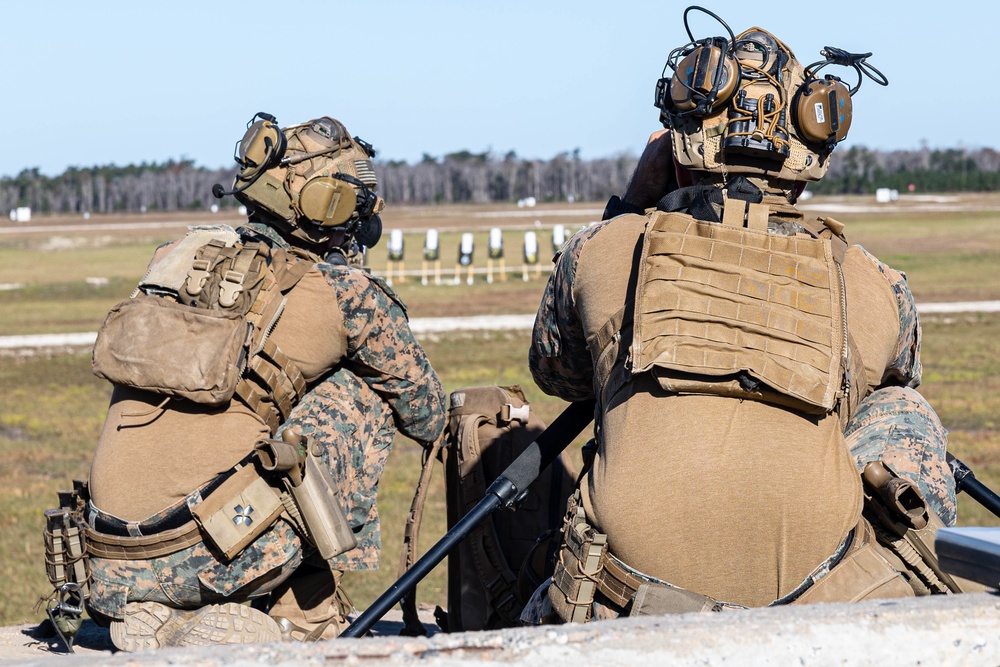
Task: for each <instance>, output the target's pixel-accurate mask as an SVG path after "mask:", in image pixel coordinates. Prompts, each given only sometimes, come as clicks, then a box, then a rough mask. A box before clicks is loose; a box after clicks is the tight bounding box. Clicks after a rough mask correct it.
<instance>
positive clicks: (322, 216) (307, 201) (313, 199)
mask: <svg viewBox="0 0 1000 667" xmlns="http://www.w3.org/2000/svg"><path fill="white" fill-rule="evenodd" d="M357 205H358V196H357V193H355V191H354V188H353V187H351V185H350V184H348V183H346V182H344V181H342V180H340V179H336V178H331V177H329V176H322V177H320V178H314V179H312V180H310V181H309V182H308V183H306V184H305V185H304V186H302V191H301V192H300V193H299V200H298V209H299V211H300V212H301V213H302V215H303V216H304V217H305V218H307V219H309V220H311V221H312V222H314V223H315V224H317V225H319V226H320V227H336V226H338V225H342V224H344V223H345V222H347V221H348V220H350V219H351V216H352V215H354V210H355V208H356V207H357Z"/></svg>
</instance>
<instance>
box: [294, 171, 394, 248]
mask: <svg viewBox="0 0 1000 667" xmlns="http://www.w3.org/2000/svg"><path fill="white" fill-rule="evenodd" d="M378 202H379V199H378V195H376V194H375V193H374V192H372V190H371V189H370V188H369V187H368V186H367V185H365V183H364V182H362V181H361V180H360V179H357V178H355V177H354V176H351V175H350V174H344V173H339V172H338V173H334V174H331V175H330V176H321V177H318V178H313V179H311V180H309V182H307V183H306V184H305V185H304V186H303V187H302V191H301V192H300V193H299V198H298V202H297V203H296V207H297V209H298V211H299V212H300V214H301V215H302V217H304V218H306V219H308V220H309V221H310V222H312V223H313V224H315V225H317V226H319V227H325V228H332V227H340V226H344V225H349V230H348V231H350V232H351V233H352V234H353V235H354V239H355V240H356V241H357V242H358V243H359V244H361V245H363V246H365V247H366V248H371V247H373V246H374V245H375V244H376V243H378V240H379V238H380V237H381V236H382V219H381V218H379V216H378V215H377V214H376V213H375V210H376V206H378ZM352 219H353V220H355V222H354V223H353V224H350V223H351V221H352Z"/></svg>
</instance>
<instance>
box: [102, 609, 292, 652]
mask: <svg viewBox="0 0 1000 667" xmlns="http://www.w3.org/2000/svg"><path fill="white" fill-rule="evenodd" d="M110 630H111V642H112V643H113V644H114V645H115V646H116V647H117V648H119V649H120V650H122V651H127V652H132V651H141V650H143V649H150V648H168V647H180V646H212V645H215V644H258V643H265V642H276V641H281V633H282V631H281V628H280V627H279V626H278V624H277V623H276V622H275V621H274V620H273V619H272V618H271V617H269V616H268V615H267V614H265V613H264V612H262V611H258V610H257V609H254V608H252V607H248V606H246V605H241V604H237V603H235V602H227V603H225V604H213V605H208V606H205V607H201V608H200V609H175V608H173V607H168V606H167V605H165V604H160V603H159V602H129V603H128V604H127V605H125V618H124V619H122V620H115V621H113V622H112V623H111V628H110Z"/></svg>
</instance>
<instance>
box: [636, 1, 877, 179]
mask: <svg viewBox="0 0 1000 667" xmlns="http://www.w3.org/2000/svg"><path fill="white" fill-rule="evenodd" d="M695 9H696V10H699V11H701V12H703V13H705V14H708V15H709V16H711V17H713V18H714V19H716V20H717V21H719V23H721V24H722V26H723V27H724V28H725V29H726V32H727V36H726V37H710V38H708V39H701V40H696V39H695V38H694V36H693V35H692V33H691V29H690V27H689V26H688V14H689V13H690V12H691V11H692V10H695ZM684 27H685V28H686V29H687V33H688V37H689V38H690V39H691V41H690V42H689V43H688V44H685V45H684V46H681V47H679V48H677V49H674V50H673V51H672V52H671V53H670V56H669V57H668V59H667V64H666V66H665V67H664V69H663V71H664V75H666V73H667V69H668V68H669V69H670V70H672V71H673V75H672V76H663V77H662V78H661V79H660V80H659V82H658V83H657V86H656V100H655V104H656V106H657V107H658V108H659V109H660V120H661V121H662V122H663V124H664V126H665V127H668V128H670V129H671V136H672V139H673V150H674V157H675V159H676V161H677V163H678V164H679V165H680V166H682V167H685V168H687V169H689V170H691V171H693V172H702V175H701V176H700V178H701V179H702V180H708V181H714V182H724V181H725V180H726V178H727V177H728V175H735V174H743V175H746V176H749V177H757V178H763V180H765V181H766V182H767V183H768V184H769V185H770V186H771V187H776V188H780V189H783V190H787V191H793V190H794V189H795V187H794V186H795V184H803V183H805V182H809V181H818V180H819V179H821V178H822V177H823V176H824V175H825V174H826V171H827V169H828V168H829V166H830V161H829V156H830V153H831V152H832V151H833V149H834V147H835V146H836V145H837V143H838V142H840V141H841V140H843V139H844V138H845V137H846V136H847V131H848V130H849V129H850V126H851V119H852V104H851V97H852V96H853V95H854V93H856V92H857V91H858V88H860V87H861V80H862V78H863V75H865V76H868V77H869V78H871V79H872V80H873V81H875V82H876V83H879V84H880V85H883V86H884V85H887V84H888V80H887V79H886V78H885V76H884V75H883V74H882V73H881V72H879V71H878V70H877V69H875V68H874V67H872V66H871V65H869V64H868V63H867V62H865V59H866V58H868V57H869V56H870V55H871V54H870V53H863V54H856V53H848V52H847V51H844V50H842V49H837V48H834V47H829V46H828V47H825V48H824V49H823V50H822V51H821V55H822V56H823V57H824V60H821V61H818V62H816V63H813V64H811V65H809V66H807V67H803V66H802V64H801V63H800V62H799V61H798V60H797V59H796V58H795V54H793V53H792V51H791V49H789V48H788V47H787V46H786V45H785V44H784V43H782V42H781V41H780V40H778V38H777V37H775V36H774V35H772V34H771V33H769V32H768V31H766V30H763V29H761V28H750V29H749V30H746V31H744V32H742V33H740V34H739V35H734V34H733V32H732V30H730V28H729V26H728V25H726V23H725V21H723V20H722V19H721V18H719V17H718V16H717V15H715V14H713V13H712V12H710V11H708V10H707V9H704V8H702V7H697V6H691V7H688V8H687V9H686V10H685V11H684ZM827 65H841V66H845V67H851V68H853V69H854V70H855V71H856V73H857V75H858V81H857V83H856V84H855V85H854V87H853V88H849V87H848V86H847V85H846V84H844V82H842V81H841V80H840V79H839V78H837V77H836V76H833V75H830V74H827V75H826V76H825V77H823V78H819V77H818V72H819V70H821V69H822V68H824V67H826V66H827ZM696 177H698V175H697V174H696Z"/></svg>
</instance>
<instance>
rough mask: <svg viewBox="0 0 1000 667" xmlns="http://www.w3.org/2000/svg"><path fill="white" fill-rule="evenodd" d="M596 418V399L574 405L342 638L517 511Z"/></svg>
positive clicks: (362, 628) (358, 631)
mask: <svg viewBox="0 0 1000 667" xmlns="http://www.w3.org/2000/svg"><path fill="white" fill-rule="evenodd" d="M593 418H594V401H593V400H589V401H581V402H579V403H572V404H570V406H569V407H567V408H566V409H565V410H563V412H562V414H560V415H559V416H558V417H556V419H555V420H554V421H553V422H552V423H551V424H550V425H549V427H548V428H547V429H545V431H544V432H543V433H542V434H541V435H539V436H538V439H537V440H535V441H534V442H532V443H531V444H530V445H528V448H527V449H525V450H524V452H523V453H522V454H521V455H520V456H518V457H517V458H516V459H514V461H513V463H511V464H510V465H509V466H507V469H506V470H504V471H503V474H502V475H500V476H499V477H497V479H496V481H494V482H493V483H492V484H491V485H490V487H489V488H488V489H487V490H486V496H485V497H484V498H483V499H482V500H481V501H480V502H479V504H478V505H476V506H475V507H473V508H472V509H471V510H469V512H468V513H467V514H466V515H465V516H464V517H462V519H461V520H460V521H459V522H458V523H456V524H455V526H454V528H452V529H451V530H449V531H448V532H447V533H446V534H445V535H444V537H442V538H441V539H440V540H438V541H437V543H436V544H435V545H434V546H432V547H431V548H430V549H428V550H427V553H425V554H424V555H423V556H421V558H420V559H419V560H418V561H417V562H416V563H414V564H413V567H411V568H410V569H409V570H407V572H406V574H404V575H403V576H402V577H400V578H399V579H398V580H397V581H396V583H394V584H393V585H392V586H390V587H389V588H388V589H387V590H386V591H385V592H384V593H382V595H380V596H379V597H378V599H377V600H375V601H374V602H373V603H372V604H371V606H370V607H368V609H366V610H365V611H364V612H363V613H362V614H361V615H360V616H358V618H356V619H355V620H354V622H353V623H351V625H350V626H349V627H348V628H347V629H346V630H344V632H343V633H341V634H340V636H341V637H361V636H364V634H365V633H366V632H368V631H369V630H370V629H371V627H372V626H373V625H375V623H376V622H378V621H379V619H381V618H382V617H383V616H385V614H386V612H388V611H389V610H390V609H391V608H392V607H393V605H395V604H396V603H397V602H399V601H400V600H401V599H402V598H403V596H404V595H406V593H407V592H408V591H409V590H410V589H412V588H413V587H414V586H416V585H417V584H418V583H420V580H421V579H423V578H424V577H426V576H427V575H428V573H430V571H431V570H433V569H434V567H435V566H436V565H437V564H438V563H440V562H441V561H442V560H444V558H445V556H447V555H448V552H450V551H451V550H452V549H453V548H454V547H455V546H457V545H458V543H459V542H461V541H462V539H463V538H465V536H466V535H468V534H469V533H470V532H471V531H472V529H473V528H475V527H476V526H477V525H479V524H480V523H481V522H482V521H484V520H486V518H487V517H489V516H490V514H492V513H493V512H494V511H496V510H497V509H498V508H500V507H503V508H505V509H511V510H513V509H516V506H517V500H518V498H519V496H520V495H521V493H522V492H523V491H524V490H525V489H527V488H528V486H529V485H530V484H531V483H532V482H533V481H534V480H535V478H537V477H538V476H539V475H540V474H541V473H542V471H544V470H545V469H546V468H547V467H548V466H549V464H551V463H552V462H553V461H554V460H555V458H556V457H557V456H559V454H560V453H562V451H563V450H564V449H566V447H568V446H569V444H570V443H571V442H572V441H573V439H574V438H576V436H578V435H579V434H580V433H581V432H582V431H583V429H584V428H585V427H586V426H587V424H589V423H590V422H591V420H592V419H593Z"/></svg>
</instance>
